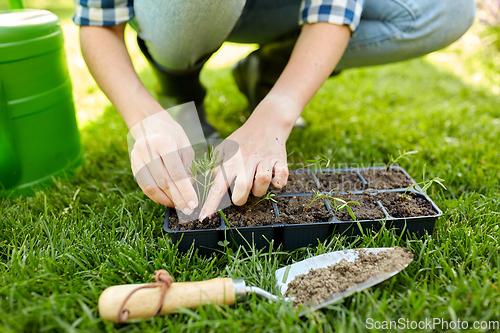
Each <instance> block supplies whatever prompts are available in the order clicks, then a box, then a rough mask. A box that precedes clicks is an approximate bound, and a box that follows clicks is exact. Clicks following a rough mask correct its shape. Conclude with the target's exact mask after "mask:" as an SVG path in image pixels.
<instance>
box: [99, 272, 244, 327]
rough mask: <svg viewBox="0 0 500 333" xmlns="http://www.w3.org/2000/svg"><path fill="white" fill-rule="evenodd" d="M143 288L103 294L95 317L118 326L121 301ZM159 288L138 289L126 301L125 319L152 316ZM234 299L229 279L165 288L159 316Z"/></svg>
mask: <svg viewBox="0 0 500 333" xmlns="http://www.w3.org/2000/svg"><path fill="white" fill-rule="evenodd" d="M141 286H145V284H125V285H121V286H113V287H109V288H107V289H106V290H104V291H103V292H102V294H101V296H100V297H99V305H98V307H99V314H100V315H101V317H102V318H104V319H106V320H107V321H110V322H118V311H119V309H120V306H121V305H122V303H123V301H124V300H125V298H126V297H127V295H129V294H130V293H131V292H133V291H134V290H135V289H137V288H139V287H141ZM160 297H161V288H160V287H156V288H147V289H140V290H137V292H135V293H133V294H132V295H131V296H130V298H129V299H128V300H127V302H126V305H125V307H124V308H125V309H127V311H128V312H129V316H128V319H134V318H148V317H154V316H155V315H156V310H157V303H158V301H159V299H160ZM235 299H236V293H235V286H234V285H233V279H230V278H216V279H211V280H206V281H198V282H175V283H172V284H171V285H170V288H168V290H167V293H166V295H165V298H164V299H163V305H162V307H161V310H160V312H159V313H160V314H166V313H172V312H175V311H176V310H177V309H178V308H179V307H183V308H190V309H195V308H197V307H198V306H200V305H202V304H206V303H214V304H226V305H233V304H234V302H235Z"/></svg>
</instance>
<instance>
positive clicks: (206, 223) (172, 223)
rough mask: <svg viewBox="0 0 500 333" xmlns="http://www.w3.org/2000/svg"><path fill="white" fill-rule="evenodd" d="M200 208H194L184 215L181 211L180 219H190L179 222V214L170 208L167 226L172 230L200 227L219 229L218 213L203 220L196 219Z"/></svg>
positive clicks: (197, 228) (198, 228) (196, 228)
mask: <svg viewBox="0 0 500 333" xmlns="http://www.w3.org/2000/svg"><path fill="white" fill-rule="evenodd" d="M200 211H201V208H197V209H195V211H194V212H193V213H192V214H191V215H188V216H186V215H184V214H183V213H182V212H181V214H182V215H181V221H191V222H187V223H179V216H177V211H176V210H175V209H171V210H170V219H169V220H168V227H169V228H170V230H174V231H185V230H200V229H219V228H220V226H221V219H220V214H219V213H215V214H214V215H213V216H212V217H211V218H205V219H204V220H203V221H201V222H200V221H198V216H199V215H200Z"/></svg>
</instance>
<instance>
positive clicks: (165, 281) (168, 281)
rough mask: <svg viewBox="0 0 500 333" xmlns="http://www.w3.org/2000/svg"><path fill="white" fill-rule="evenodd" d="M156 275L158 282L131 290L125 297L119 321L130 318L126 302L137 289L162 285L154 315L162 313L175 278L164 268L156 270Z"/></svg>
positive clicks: (119, 312) (122, 321)
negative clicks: (164, 301) (166, 296)
mask: <svg viewBox="0 0 500 333" xmlns="http://www.w3.org/2000/svg"><path fill="white" fill-rule="evenodd" d="M154 277H155V280H156V282H153V283H148V284H146V285H144V286H141V287H138V288H136V289H134V290H132V291H131V292H130V294H128V295H127V297H125V299H124V300H123V303H122V305H121V306H120V309H119V310H118V322H119V323H124V322H125V321H126V320H127V319H128V316H129V315H130V311H129V310H127V309H125V304H126V303H127V301H128V300H129V298H130V297H131V296H132V295H133V294H134V293H135V292H136V291H137V290H140V289H145V288H156V287H161V296H160V301H159V302H158V306H157V310H156V312H155V314H154V315H153V316H152V317H156V316H157V315H158V314H159V313H160V311H161V307H162V306H163V300H164V299H165V295H166V294H167V290H168V288H170V286H171V285H172V283H174V278H173V277H172V276H171V275H170V274H169V273H168V272H167V271H166V270H164V269H160V270H158V271H155V274H154Z"/></svg>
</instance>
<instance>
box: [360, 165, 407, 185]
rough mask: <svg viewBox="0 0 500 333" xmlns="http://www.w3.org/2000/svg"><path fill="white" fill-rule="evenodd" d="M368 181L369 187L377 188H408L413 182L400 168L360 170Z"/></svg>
mask: <svg viewBox="0 0 500 333" xmlns="http://www.w3.org/2000/svg"><path fill="white" fill-rule="evenodd" d="M360 173H361V175H362V176H363V177H364V178H365V180H366V182H367V183H368V188H373V189H375V190H388V189H395V188H406V187H408V186H411V185H413V182H412V181H411V180H410V179H408V177H407V176H406V175H405V174H404V173H403V172H402V171H401V170H399V169H391V170H389V171H386V170H385V169H368V170H362V171H360Z"/></svg>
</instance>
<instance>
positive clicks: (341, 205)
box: [304, 192, 361, 221]
mask: <svg viewBox="0 0 500 333" xmlns="http://www.w3.org/2000/svg"><path fill="white" fill-rule="evenodd" d="M318 199H326V200H327V201H328V203H329V204H330V206H332V207H335V210H336V211H337V212H340V211H342V210H344V209H347V212H348V213H349V215H350V216H351V217H352V219H353V221H356V216H355V215H354V212H353V210H352V208H351V207H350V206H349V204H353V205H358V206H361V205H360V204H359V202H357V201H345V200H344V199H342V198H336V197H334V196H333V195H332V194H331V192H328V193H326V194H321V193H320V192H316V193H315V195H314V198H313V199H312V200H311V202H309V204H308V205H307V206H306V207H305V208H304V210H305V211H307V210H308V209H309V208H310V207H311V205H312V204H313V203H314V202H315V201H316V200H318Z"/></svg>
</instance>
